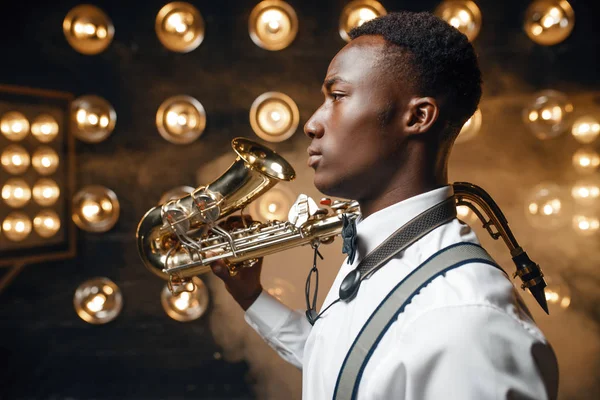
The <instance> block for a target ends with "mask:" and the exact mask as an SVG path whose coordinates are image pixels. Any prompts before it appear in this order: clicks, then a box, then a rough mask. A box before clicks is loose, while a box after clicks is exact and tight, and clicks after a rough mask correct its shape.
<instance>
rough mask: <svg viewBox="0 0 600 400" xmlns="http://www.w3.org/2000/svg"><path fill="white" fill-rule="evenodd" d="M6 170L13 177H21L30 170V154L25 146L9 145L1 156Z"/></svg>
mask: <svg viewBox="0 0 600 400" xmlns="http://www.w3.org/2000/svg"><path fill="white" fill-rule="evenodd" d="M0 159H1V160H2V166H3V167H4V169H5V170H6V171H7V172H8V173H10V174H13V175H20V174H22V173H23V172H25V171H27V168H29V163H30V161H31V160H30V159H29V153H27V150H25V148H24V147H23V146H19V145H17V144H11V145H8V146H7V147H6V148H5V149H4V151H3V152H2V156H0Z"/></svg>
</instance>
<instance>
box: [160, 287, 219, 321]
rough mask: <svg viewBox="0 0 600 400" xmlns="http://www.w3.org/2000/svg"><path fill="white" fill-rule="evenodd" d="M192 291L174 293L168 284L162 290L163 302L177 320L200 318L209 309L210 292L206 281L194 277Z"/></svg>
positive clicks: (164, 306) (169, 314) (168, 312)
mask: <svg viewBox="0 0 600 400" xmlns="http://www.w3.org/2000/svg"><path fill="white" fill-rule="evenodd" d="M192 283H193V285H192V286H193V288H192V290H191V291H183V292H181V293H178V294H173V293H172V292H171V291H170V290H169V287H168V285H165V286H164V288H163V290H162V292H161V296H160V297H161V304H162V306H163V309H164V310H165V312H166V313H167V315H168V316H169V317H171V318H173V319H174V320H176V321H180V322H188V321H193V320H196V319H198V318H200V317H201V316H202V315H204V313H205V312H206V311H207V309H208V304H209V293H208V288H207V287H206V285H205V284H204V282H203V281H202V280H201V279H200V278H198V277H193V278H192Z"/></svg>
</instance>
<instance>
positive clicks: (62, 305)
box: [0, 0, 600, 399]
mask: <svg viewBox="0 0 600 400" xmlns="http://www.w3.org/2000/svg"><path fill="white" fill-rule="evenodd" d="M92 3H93V4H95V5H97V6H99V7H101V8H102V9H103V10H104V11H105V12H106V13H107V14H108V15H109V16H110V18H111V19H112V21H113V23H114V25H115V38H114V40H113V42H112V44H111V45H110V47H109V48H108V49H107V50H106V51H105V52H103V53H101V54H99V55H96V56H84V55H81V54H79V53H77V52H75V51H74V50H73V49H72V48H71V47H70V46H69V45H68V44H67V42H66V40H65V38H64V36H63V33H62V20H63V18H64V16H65V15H66V14H67V12H68V11H69V10H70V9H71V8H72V7H74V6H76V5H78V4H79V2H76V1H52V2H48V1H35V0H33V1H2V2H1V4H2V7H1V8H0V10H1V12H2V17H3V18H2V21H3V22H2V24H0V54H1V60H2V61H1V62H0V83H4V84H14V85H22V86H30V87H37V88H47V89H55V90H60V91H67V92H71V93H73V94H75V95H76V96H79V95H84V94H96V95H100V96H102V97H104V98H105V99H107V100H108V101H109V102H110V103H111V104H112V105H113V106H114V108H115V110H116V112H117V125H116V129H115V131H114V132H113V134H112V135H111V136H110V137H109V138H108V139H107V140H106V141H104V142H102V143H99V144H95V145H92V144H85V143H83V142H78V143H77V188H80V187H83V186H85V185H88V184H99V185H104V186H107V187H109V188H111V189H112V190H114V191H115V192H116V194H117V196H118V197H119V201H120V203H121V217H120V219H119V222H118V223H117V225H116V226H115V227H114V228H113V229H112V230H111V231H110V232H108V233H105V234H91V233H85V232H80V233H79V237H78V256H77V257H76V258H75V259H72V260H67V261H60V262H51V263H44V264H37V265H29V266H27V267H26V268H25V269H24V270H23V271H22V272H21V273H20V274H19V275H18V276H17V277H16V279H15V280H14V281H13V282H12V284H11V285H10V286H9V287H8V288H7V289H6V290H5V291H4V292H3V293H1V294H0V369H2V370H3V371H2V373H0V383H1V384H0V398H41V399H46V398H48V399H67V398H70V399H88V398H89V399H108V398H111V399H112V398H131V399H163V398H172V399H178V398H205V399H217V398H223V399H225V398H227V399H250V398H269V399H288V398H295V399H299V398H300V376H299V372H298V371H296V370H295V369H293V368H292V367H290V366H288V365H286V364H285V363H284V362H283V361H281V360H279V359H278V358H277V356H276V355H275V354H274V353H273V352H272V351H271V350H270V349H269V348H268V347H267V346H266V345H264V344H263V343H262V342H261V341H260V339H258V338H257V337H256V335H255V334H254V332H252V331H250V330H249V329H248V327H247V326H245V323H244V321H243V316H242V314H241V312H240V311H239V310H238V309H237V308H236V305H235V304H233V303H232V302H231V300H230V299H229V298H228V297H227V295H226V293H224V290H223V288H222V285H221V284H220V282H217V281H215V280H214V279H213V278H212V277H210V276H206V277H203V278H204V279H205V281H206V282H207V284H208V286H209V289H210V291H211V295H212V298H211V309H210V310H209V312H208V313H207V315H205V316H204V317H203V318H201V319H199V320H197V321H194V322H190V323H179V322H176V321H173V320H171V319H170V318H168V317H167V316H166V314H165V313H164V311H163V309H162V308H161V305H160V297H159V296H160V291H161V289H162V287H163V285H164V282H162V281H160V280H158V279H157V278H155V277H154V276H151V275H150V273H149V272H147V271H146V270H145V269H144V267H143V265H142V264H141V262H140V260H139V257H138V255H137V252H136V247H135V229H136V226H137V223H138V221H139V219H140V218H141V216H142V215H143V214H144V213H145V212H146V211H147V210H148V209H149V208H151V207H152V206H154V205H155V203H156V202H157V201H158V199H159V198H160V196H161V194H162V193H163V192H165V191H166V190H168V189H171V188H173V187H175V186H179V185H190V186H198V185H200V184H206V183H208V182H209V179H213V178H214V177H216V176H218V175H219V174H220V173H221V172H223V171H224V169H225V168H226V167H227V166H228V165H229V163H230V162H231V161H232V160H233V153H232V151H231V150H230V147H229V142H230V140H231V139H232V138H234V137H236V136H246V137H249V138H254V139H257V140H258V138H257V137H256V136H255V135H254V133H253V132H252V130H251V128H250V126H249V122H248V110H249V108H250V105H251V103H252V101H253V100H254V99H255V98H256V97H257V96H258V95H260V94H261V93H263V92H266V91H270V90H277V91H282V92H284V93H287V94H288V95H290V96H291V97H292V98H293V99H294V100H295V101H296V103H297V104H298V106H299V108H300V117H301V120H300V123H301V125H300V128H299V129H298V132H297V134H296V135H295V136H294V137H292V138H291V139H290V140H288V141H286V142H284V143H281V144H276V145H271V147H272V148H274V149H275V150H277V151H279V152H280V153H282V154H283V155H284V156H285V157H286V158H288V159H289V160H290V162H292V164H293V165H294V167H295V168H296V170H297V171H298V179H297V181H296V182H294V183H293V184H290V185H289V188H290V189H291V190H292V191H293V192H294V193H300V192H304V193H307V194H309V195H314V196H316V197H318V196H319V194H318V193H317V192H316V190H315V189H314V188H313V187H312V184H311V179H312V175H311V174H310V171H308V170H307V168H306V167H305V148H306V146H307V145H308V141H307V139H306V138H305V137H304V136H303V135H302V131H301V126H302V124H304V123H305V122H306V120H307V119H308V118H309V117H310V115H311V113H312V112H313V111H314V110H315V109H316V108H317V107H318V106H319V104H320V102H321V95H320V93H319V90H320V85H321V82H322V79H323V77H324V76H325V72H326V70H327V65H328V63H329V61H330V59H331V57H332V56H333V55H334V54H335V53H336V52H337V51H338V50H339V49H340V48H341V47H342V46H343V45H344V42H343V40H342V39H341V38H340V37H339V35H338V33H337V29H338V27H337V25H338V19H339V13H340V11H341V10H342V8H343V6H344V5H345V4H346V3H347V2H346V1H342V0H332V1H317V0H302V1H300V0H290V1H289V3H290V4H291V5H292V6H293V7H294V8H295V10H296V12H297V14H298V19H299V23H300V28H299V32H298V36H297V38H296V40H295V41H294V42H293V44H292V45H291V46H290V47H289V48H287V49H285V50H283V51H279V52H269V51H266V50H263V49H260V48H258V47H257V46H255V45H254V44H253V43H252V41H251V40H250V38H249V36H248V31H247V29H248V23H247V21H248V16H249V14H250V11H251V9H252V7H253V6H254V5H255V4H257V3H258V1H254V0H240V1H235V0H221V1H212V2H208V1H202V2H200V1H192V4H194V5H195V6H196V7H197V8H198V9H199V10H200V12H201V13H202V14H203V17H204V19H205V23H206V38H205V39H204V42H203V43H202V44H201V45H200V47H198V48H197V49H196V50H194V51H193V52H191V53H188V54H178V53H173V52H170V51H168V50H166V49H165V48H164V47H162V45H161V44H160V42H159V41H158V39H157V37H156V35H155V32H154V19H155V16H156V13H157V12H158V10H159V9H160V8H161V7H162V6H163V5H164V4H166V2H165V1H155V0H149V1H139V2H134V1H125V0H122V1H109V0H104V1H100V0H98V1H94V2H92ZM477 3H478V4H479V6H480V8H481V11H482V14H483V28H482V31H481V33H480V35H479V37H478V38H477V40H476V41H475V46H476V49H477V51H478V53H479V55H480V59H481V66H482V70H483V72H484V79H485V89H484V98H483V101H482V105H481V108H482V111H483V115H484V126H483V128H482V132H481V135H480V137H479V138H477V139H476V140H474V141H473V142H469V143H465V144H464V145H462V146H457V148H456V149H455V151H454V154H453V160H452V165H451V167H452V169H451V174H452V175H451V177H452V179H453V180H471V181H473V182H476V183H478V184H480V185H482V186H484V187H485V188H486V189H488V191H489V192H490V193H491V194H492V195H493V196H494V197H495V198H496V200H497V201H498V203H499V204H500V205H501V206H502V207H503V209H504V210H505V213H506V215H507V216H508V217H509V220H510V221H511V224H512V225H511V226H512V227H513V229H514V230H515V232H516V233H517V236H519V237H522V238H523V239H521V240H522V242H523V245H524V246H528V249H529V253H530V255H532V257H533V254H535V255H536V256H537V260H536V261H538V262H540V263H541V264H542V265H543V266H547V267H548V269H549V270H550V271H554V272H555V273H556V274H559V275H561V276H563V278H564V279H565V280H566V282H567V283H568V285H569V287H570V288H571V290H572V292H573V297H574V300H573V305H572V307H571V308H570V309H569V311H568V312H567V313H564V314H561V315H559V316H557V317H554V319H551V318H550V317H544V316H543V315H539V314H536V318H539V320H538V322H539V323H540V326H542V328H543V329H544V331H545V332H546V334H547V335H548V337H549V338H550V340H551V341H552V342H553V344H554V346H555V347H556V349H557V353H558V355H559V360H560V361H561V371H562V372H563V375H562V378H561V396H562V398H564V399H591V398H598V396H600V377H599V376H598V372H597V371H598V370H600V362H599V359H600V357H599V354H600V340H599V339H598V321H599V320H600V306H598V304H600V302H599V300H600V299H599V298H598V295H597V293H599V292H600V290H598V289H600V282H599V278H598V277H599V275H598V272H597V267H598V261H599V259H600V251H599V246H598V237H597V236H596V237H594V238H592V239H585V240H584V239H580V238H575V237H574V235H573V233H572V232H570V231H569V230H568V229H566V230H564V231H560V232H553V233H547V232H540V231H536V230H534V229H533V228H531V227H529V226H528V225H527V224H526V223H525V222H524V220H523V201H524V200H523V199H524V198H525V196H526V193H527V191H528V190H529V189H530V188H531V187H532V186H533V185H535V184H537V183H538V182H539V181H542V180H545V179H556V180H558V181H559V182H561V183H564V182H568V181H570V180H571V179H574V175H573V173H572V171H571V170H570V169H569V166H570V157H571V154H572V151H573V150H575V149H576V148H577V145H576V144H575V143H574V141H573V140H572V139H570V138H568V137H564V136H563V137H561V138H558V139H555V140H553V141H550V142H544V143H541V142H539V141H537V140H536V139H535V138H533V136H532V135H530V134H529V133H528V132H527V130H526V128H525V127H523V124H522V122H521V119H520V113H521V109H522V107H523V105H524V104H525V103H526V102H527V101H528V99H529V98H530V95H531V93H533V92H534V91H536V90H539V89H546V88H553V89H558V90H563V91H565V92H567V93H568V94H569V95H570V96H572V99H573V100H574V102H575V105H576V108H577V111H580V110H581V111H583V110H585V111H586V112H591V113H595V115H596V116H598V115H600V113H599V112H598V109H599V106H600V100H599V99H600V94H599V92H598V91H599V89H600V80H599V79H598V72H597V71H598V62H599V60H600V56H599V49H600V35H599V32H598V25H599V24H598V21H597V18H598V15H600V14H598V6H597V1H595V0H589V1H582V0H573V1H572V2H571V4H572V5H573V7H574V9H575V13H576V25H575V30H574V31H573V33H572V35H571V36H570V37H569V38H568V39H567V40H566V41H565V42H564V43H562V44H559V45H557V46H553V47H550V48H545V47H540V46H537V45H535V44H534V43H532V42H531V41H530V40H529V39H528V38H527V37H526V35H525V34H524V33H523V30H522V20H523V15H524V11H525V9H526V7H527V5H528V3H529V2H528V1H522V0H506V1H496V0H481V1H477ZM382 4H383V5H384V6H385V7H386V8H387V10H388V11H395V10H402V9H405V10H433V9H434V8H435V6H436V5H437V4H438V1H433V0H419V1H409V0H404V1H402V0H397V1H382ZM178 94H187V95H191V96H193V97H195V98H197V99H198V100H199V101H200V102H201V103H202V104H203V106H204V107H205V109H206V113H207V120H208V122H207V128H206V131H205V133H204V134H203V135H202V136H201V138H200V139H199V140H198V141H196V142H194V143H193V144H190V145H185V146H177V145H174V144H170V143H167V142H166V141H165V140H164V139H162V138H161V137H160V136H159V134H158V132H157V130H156V127H155V124H154V118H155V113H156V110H157V109H158V106H159V105H160V104H161V102H162V101H163V100H165V99H166V98H167V97H170V96H172V95H178ZM596 147H597V146H596ZM481 232H482V231H481ZM483 235H484V233H483V232H482V233H481V236H482V240H484V241H486V239H487V238H485V237H483ZM485 243H487V244H488V245H489V247H490V248H491V249H492V251H493V252H495V255H497V257H498V259H499V260H500V261H505V264H504V265H506V266H508V267H509V268H510V264H509V263H510V261H509V259H508V257H507V255H506V251H505V249H504V248H503V247H502V245H501V244H498V243H491V242H490V241H486V242H485ZM309 253H310V252H309V251H308V250H306V249H294V250H290V251H289V252H286V254H285V255H275V256H272V257H270V258H269V259H268V260H267V262H266V263H265V280H268V281H269V282H272V281H275V280H277V279H281V280H284V281H285V282H287V284H288V285H289V286H288V289H287V292H286V294H287V297H286V298H285V300H286V302H287V303H288V304H290V305H291V306H293V307H297V308H302V307H303V303H302V302H303V299H302V289H301V287H302V284H303V282H304V279H305V274H306V272H307V271H308V270H307V268H309V263H310V257H311V256H310V254H309ZM325 256H326V258H327V259H326V260H327V266H328V268H327V269H326V270H325V272H324V277H323V278H322V279H324V281H325V283H322V285H323V287H327V285H328V283H330V282H331V281H332V280H333V277H334V276H335V270H336V269H337V265H338V263H339V262H340V261H341V254H340V253H339V244H337V243H336V244H334V245H332V246H330V247H329V248H328V249H326V251H325ZM290 260H293V261H292V262H291V263H290ZM283 263H285V265H286V266H287V267H286V268H285V270H282V268H278V265H281V264H283ZM330 264H331V265H330ZM5 271H6V270H4V271H2V270H0V274H4V273H5ZM94 276H106V277H108V278H110V279H112V280H113V281H114V282H115V283H117V284H118V285H119V286H120V287H121V290H122V292H123V296H124V301H125V305H124V308H123V311H122V313H121V315H120V316H119V317H118V318H117V319H116V320H115V321H113V322H111V323H109V324H107V325H104V326H92V325H89V324H87V323H85V322H83V321H82V320H80V319H79V318H78V317H77V315H76V314H75V311H74V309H73V305H72V300H73V293H74V290H75V288H76V287H77V286H78V285H79V284H80V283H81V282H83V281H84V280H87V279H89V278H91V277H94ZM323 298H324V294H323V295H322V297H321V298H320V300H321V301H322V299H323ZM532 307H533V306H532ZM567 326H568V329H567V328H566V327H567Z"/></svg>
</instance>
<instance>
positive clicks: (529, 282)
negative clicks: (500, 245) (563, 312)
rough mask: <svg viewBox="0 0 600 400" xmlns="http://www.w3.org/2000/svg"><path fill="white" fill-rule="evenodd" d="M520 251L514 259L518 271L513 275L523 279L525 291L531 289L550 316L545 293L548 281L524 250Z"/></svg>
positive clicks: (522, 286)
mask: <svg viewBox="0 0 600 400" xmlns="http://www.w3.org/2000/svg"><path fill="white" fill-rule="evenodd" d="M518 250H520V252H519V253H518V254H517V255H516V256H514V257H513V258H512V259H513V261H514V263H515V265H516V266H517V271H516V272H515V274H514V275H513V278H515V277H517V276H518V277H519V278H521V281H522V282H523V284H522V285H521V288H522V289H523V290H525V289H529V291H530V292H531V294H532V295H533V297H534V298H535V299H536V301H537V302H538V304H539V305H540V307H542V309H543V310H544V311H545V312H546V314H550V313H549V312H548V302H547V301H546V292H545V291H544V288H545V287H546V281H544V274H543V272H542V269H541V268H540V266H539V265H538V264H536V263H535V262H533V261H532V260H531V259H530V258H529V256H528V255H527V253H526V252H524V251H523V249H521V248H518Z"/></svg>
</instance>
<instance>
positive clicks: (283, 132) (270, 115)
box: [250, 92, 300, 142]
mask: <svg viewBox="0 0 600 400" xmlns="http://www.w3.org/2000/svg"><path fill="white" fill-rule="evenodd" d="M299 121H300V113H299V110H298V106H297V105H296V103H295V102H294V101H293V100H292V99H291V98H290V97H289V96H287V95H285V94H283V93H279V92H267V93H263V94H262V95H260V96H259V97H257V98H256V99H255V100H254V102H253V103H252V106H251V108H250V125H251V126H252V130H253V131H254V133H256V135H257V136H259V137H260V138H261V139H263V140H266V141H269V142H282V141H284V140H287V139H289V138H290V137H291V136H292V135H293V134H294V133H295V132H296V129H297V128H298V123H299Z"/></svg>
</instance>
